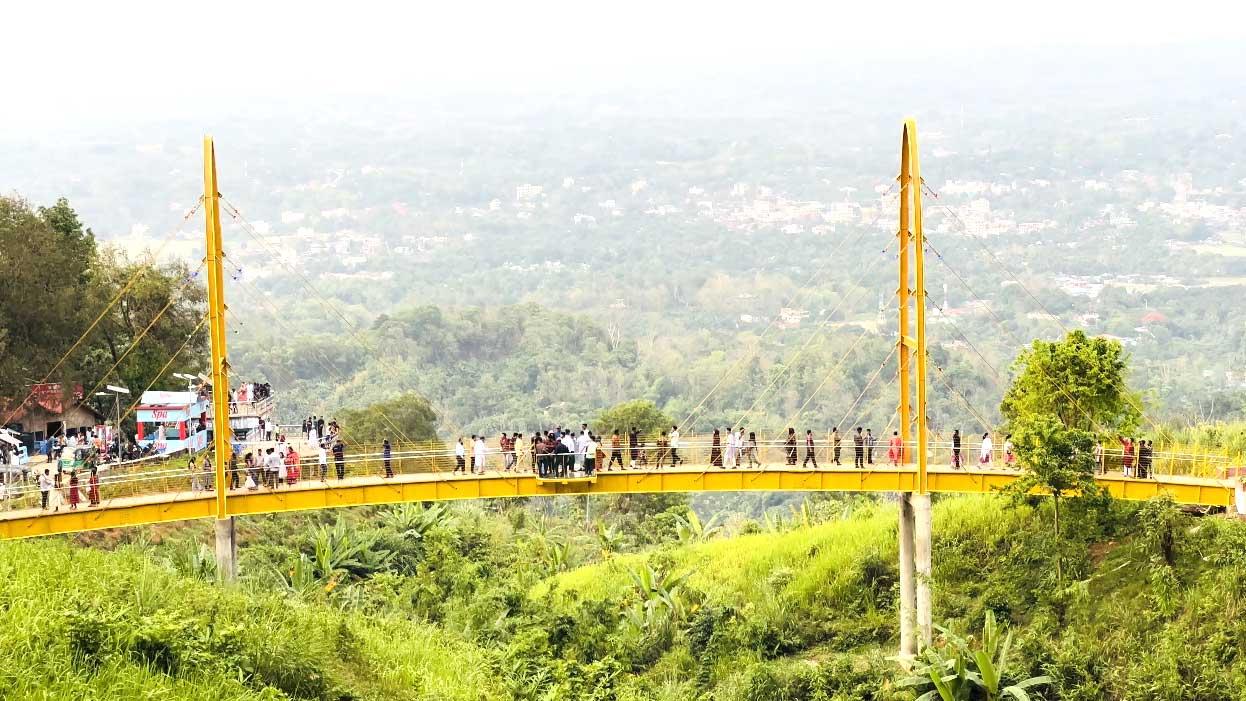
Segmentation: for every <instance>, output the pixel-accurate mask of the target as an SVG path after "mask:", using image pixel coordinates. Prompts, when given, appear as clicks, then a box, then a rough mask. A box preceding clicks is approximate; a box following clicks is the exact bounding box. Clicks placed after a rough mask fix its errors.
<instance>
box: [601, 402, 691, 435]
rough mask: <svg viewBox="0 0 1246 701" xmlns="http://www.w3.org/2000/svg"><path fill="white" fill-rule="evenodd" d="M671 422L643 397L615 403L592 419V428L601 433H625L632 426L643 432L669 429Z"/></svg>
mask: <svg viewBox="0 0 1246 701" xmlns="http://www.w3.org/2000/svg"><path fill="white" fill-rule="evenodd" d="M673 424H674V419H672V418H671V417H670V416H668V415H667V414H666V413H665V412H663V411H661V410H660V409H658V407H657V406H656V405H654V403H653V402H651V401H648V400H644V399H637V400H635V401H631V402H623V403H622V404H615V405H614V406H612V407H610V408H609V409H605V410H603V411H602V412H601V413H600V414H598V415H597V418H596V419H595V420H594V421H593V426H594V428H595V429H596V430H597V431H599V432H601V433H603V434H605V433H609V432H611V431H615V430H618V431H619V432H620V433H626V432H627V431H630V430H632V429H633V428H635V429H636V430H638V431H640V432H641V433H644V434H650V433H658V432H661V431H666V430H669V429H670V427H671V426H672V425H673Z"/></svg>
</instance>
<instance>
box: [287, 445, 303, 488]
mask: <svg viewBox="0 0 1246 701" xmlns="http://www.w3.org/2000/svg"><path fill="white" fill-rule="evenodd" d="M302 474H303V471H302V470H301V469H299V454H298V451H297V450H295V449H294V448H293V447H291V448H290V449H289V450H287V451H286V484H287V485H295V484H298V482H299V476H300V475H302Z"/></svg>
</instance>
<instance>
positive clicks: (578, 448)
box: [575, 431, 589, 472]
mask: <svg viewBox="0 0 1246 701" xmlns="http://www.w3.org/2000/svg"><path fill="white" fill-rule="evenodd" d="M588 444H589V439H588V432H587V431H580V435H578V436H576V437H575V469H576V471H577V472H582V471H583V470H584V457H585V455H586V454H587V452H588Z"/></svg>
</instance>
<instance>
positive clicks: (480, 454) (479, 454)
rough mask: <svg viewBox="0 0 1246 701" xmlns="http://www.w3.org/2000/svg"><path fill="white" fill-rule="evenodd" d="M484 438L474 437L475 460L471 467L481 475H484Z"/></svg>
mask: <svg viewBox="0 0 1246 701" xmlns="http://www.w3.org/2000/svg"><path fill="white" fill-rule="evenodd" d="M485 450H486V448H485V438H484V436H477V437H476V460H475V465H473V466H472V467H473V471H474V472H476V473H477V474H481V475H483V474H484V473H485Z"/></svg>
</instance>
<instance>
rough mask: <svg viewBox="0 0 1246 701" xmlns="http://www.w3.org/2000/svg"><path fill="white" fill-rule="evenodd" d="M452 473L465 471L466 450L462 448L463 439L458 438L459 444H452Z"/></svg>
mask: <svg viewBox="0 0 1246 701" xmlns="http://www.w3.org/2000/svg"><path fill="white" fill-rule="evenodd" d="M454 471H455V473H459V472H466V471H467V448H465V447H464V446H463V438H462V437H460V438H459V442H458V443H455V444H454Z"/></svg>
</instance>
